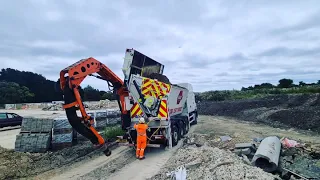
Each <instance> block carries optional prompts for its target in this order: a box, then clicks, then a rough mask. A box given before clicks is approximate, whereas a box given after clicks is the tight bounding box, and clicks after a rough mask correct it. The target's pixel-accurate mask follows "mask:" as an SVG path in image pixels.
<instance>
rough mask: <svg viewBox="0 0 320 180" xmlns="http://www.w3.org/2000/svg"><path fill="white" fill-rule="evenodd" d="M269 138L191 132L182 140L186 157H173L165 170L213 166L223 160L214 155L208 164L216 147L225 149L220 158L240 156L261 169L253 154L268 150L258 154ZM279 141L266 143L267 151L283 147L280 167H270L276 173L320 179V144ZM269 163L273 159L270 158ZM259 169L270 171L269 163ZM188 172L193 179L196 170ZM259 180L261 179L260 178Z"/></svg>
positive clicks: (290, 140) (285, 139) (250, 164)
mask: <svg viewBox="0 0 320 180" xmlns="http://www.w3.org/2000/svg"><path fill="white" fill-rule="evenodd" d="M270 137H272V136H270ZM270 137H265V138H253V139H250V138H246V137H241V135H232V136H218V135H214V134H198V133H192V134H190V135H188V136H187V137H186V138H185V140H184V141H183V146H184V147H183V148H182V149H183V150H179V151H178V152H180V153H181V154H182V155H183V153H185V157H184V156H182V157H181V156H180V157H175V158H176V159H173V160H171V161H172V162H170V163H169V164H171V165H172V167H171V165H170V166H168V168H169V169H166V171H174V168H177V167H178V166H180V165H185V166H186V167H188V166H189V165H190V164H197V166H199V170H201V171H204V169H202V168H201V167H200V165H203V166H204V167H210V166H211V165H208V164H215V163H216V161H218V162H219V161H221V160H220V159H214V158H213V157H211V158H212V159H211V160H212V161H214V162H209V163H208V162H206V161H208V160H205V158H206V157H209V155H207V154H206V153H208V152H210V151H212V150H213V149H214V150H215V152H210V153H215V154H219V153H222V152H224V153H223V155H222V154H220V155H218V156H217V157H220V156H221V157H222V156H225V157H223V160H224V161H226V162H227V160H228V159H226V157H237V158H238V159H242V161H243V162H244V163H245V164H247V165H249V166H251V167H252V168H253V167H254V166H255V165H256V166H257V168H258V167H260V165H259V164H258V163H257V162H256V163H253V162H254V157H255V155H256V156H257V157H258V154H259V153H260V152H263V151H264V150H262V149H267V148H266V147H265V148H262V149H260V150H262V151H260V152H259V153H258V151H257V150H258V149H259V147H260V145H261V143H262V142H263V141H264V139H267V138H270ZM273 138H277V137H276V136H273ZM278 142H281V146H278V147H272V148H271V144H272V143H273V142H272V143H269V144H265V145H267V146H268V147H269V145H270V149H269V150H268V151H265V153H267V152H269V151H271V150H275V149H278V150H279V148H280V153H278V155H277V157H276V156H274V158H275V159H278V160H277V161H274V162H275V163H276V165H277V166H278V167H277V168H276V169H273V170H272V171H271V170H270V172H271V173H273V174H276V175H277V176H279V177H280V178H282V179H290V178H294V177H296V178H311V179H312V178H313V179H319V178H320V145H319V144H310V143H303V142H299V141H295V140H292V139H288V138H285V137H283V138H281V139H280V138H279V139H278ZM212 148H213V149H212ZM217 148H219V150H217ZM190 149H192V150H194V151H196V150H199V151H200V152H190V154H189V152H188V151H189V150H190ZM181 151H183V152H181ZM190 151H191V150H190ZM216 151H217V152H216ZM221 151H222V152H221ZM193 153H194V154H195V156H198V157H199V158H198V159H196V158H194V157H193V156H194V155H191V154H193ZM198 153H199V154H200V155H199V154H198ZM228 153H229V154H230V153H231V154H232V155H225V154H228ZM272 153H275V152H273V151H272ZM233 155H234V156H233ZM260 155H261V154H260ZM260 155H259V156H260ZM189 156H190V157H189ZM203 156H204V157H203ZM262 157H264V156H262ZM179 158H182V159H180V160H179ZM190 158H191V159H190ZM208 159H210V158H208ZM211 160H210V161H211ZM224 161H223V162H224ZM175 162H177V165H174V163H175ZM261 162H262V161H261ZM277 162H278V163H277ZM199 163H200V164H199ZM207 163H208V164H207ZM269 163H271V162H270V161H269ZM269 163H268V164H269ZM265 165H266V164H265ZM226 167H227V166H226ZM170 168H172V169H170ZM232 168H235V167H232ZM255 168H256V167H255ZM260 168H261V170H262V171H263V170H264V171H267V172H269V171H268V169H267V168H268V167H267V166H266V167H263V166H261V167H260ZM260 168H259V169H260ZM187 170H188V168H187ZM223 170H226V171H227V172H229V170H230V169H228V168H226V169H223ZM206 173H209V175H212V174H210V171H209V172H206ZM187 174H188V176H190V179H193V175H192V174H194V172H193V171H192V170H190V171H189V172H187ZM271 175H272V174H271ZM158 176H159V177H163V179H165V177H166V176H165V175H163V174H162V175H158ZM199 177H200V176H199ZM213 177H215V176H213ZM216 177H217V179H223V178H225V177H224V176H220V177H218V176H217V174H216ZM240 177H241V175H240ZM246 177H247V178H248V176H247V174H246ZM202 178H205V177H201V178H200V179H202ZM187 179H189V178H187ZM194 179H196V177H194ZM209 179H210V178H209ZM225 179H232V177H231V175H230V176H228V177H227V178H225ZM253 179H256V178H253ZM257 179H260V177H259V178H257Z"/></svg>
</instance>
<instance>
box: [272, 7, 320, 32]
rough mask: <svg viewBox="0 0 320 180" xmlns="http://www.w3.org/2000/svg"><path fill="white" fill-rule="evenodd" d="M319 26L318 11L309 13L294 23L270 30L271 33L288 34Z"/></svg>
mask: <svg viewBox="0 0 320 180" xmlns="http://www.w3.org/2000/svg"><path fill="white" fill-rule="evenodd" d="M318 27H320V13H319V11H318V12H317V13H315V14H312V15H310V16H309V17H308V18H306V19H305V20H304V21H301V22H298V23H296V24H294V25H289V26H286V27H282V28H276V29H274V30H272V31H271V33H272V34H275V35H278V34H288V33H292V32H299V31H305V30H308V29H313V28H318Z"/></svg>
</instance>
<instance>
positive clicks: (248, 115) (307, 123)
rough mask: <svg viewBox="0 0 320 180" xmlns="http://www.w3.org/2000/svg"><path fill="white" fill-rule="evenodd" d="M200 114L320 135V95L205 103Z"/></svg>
mask: <svg viewBox="0 0 320 180" xmlns="http://www.w3.org/2000/svg"><path fill="white" fill-rule="evenodd" d="M198 109H199V114H203V115H217V116H229V117H236V118H239V119H242V120H246V121H256V122H262V123H265V124H268V125H271V126H274V127H279V126H280V127H290V128H297V129H303V130H312V131H315V132H320V95H319V94H300V95H274V96H268V97H264V98H259V99H248V100H237V101H223V102H201V103H199V104H198Z"/></svg>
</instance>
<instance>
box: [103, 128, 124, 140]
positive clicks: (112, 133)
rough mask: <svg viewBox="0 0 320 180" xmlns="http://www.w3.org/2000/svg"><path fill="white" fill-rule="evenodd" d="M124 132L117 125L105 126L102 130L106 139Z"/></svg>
mask: <svg viewBox="0 0 320 180" xmlns="http://www.w3.org/2000/svg"><path fill="white" fill-rule="evenodd" d="M124 133H125V131H124V130H122V128H121V127H120V126H119V125H116V126H110V127H106V128H105V129H104V131H103V136H104V137H105V138H107V139H112V138H116V137H117V136H122V135H123V134H124Z"/></svg>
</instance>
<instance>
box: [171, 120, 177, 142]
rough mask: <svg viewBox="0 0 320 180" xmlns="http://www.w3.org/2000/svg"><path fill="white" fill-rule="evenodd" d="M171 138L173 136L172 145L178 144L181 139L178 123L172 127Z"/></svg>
mask: <svg viewBox="0 0 320 180" xmlns="http://www.w3.org/2000/svg"><path fill="white" fill-rule="evenodd" d="M171 138H172V146H176V145H177V144H178V141H179V131H178V128H177V126H176V125H174V126H173V128H172V135H171Z"/></svg>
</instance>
